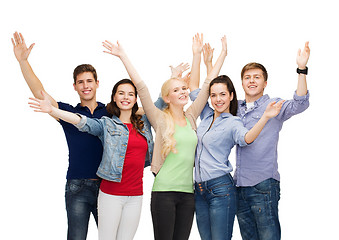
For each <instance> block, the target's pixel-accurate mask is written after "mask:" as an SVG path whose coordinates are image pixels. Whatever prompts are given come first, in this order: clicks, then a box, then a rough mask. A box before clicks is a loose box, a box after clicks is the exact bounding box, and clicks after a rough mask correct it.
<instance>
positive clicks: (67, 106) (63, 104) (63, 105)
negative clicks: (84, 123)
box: [57, 102, 75, 112]
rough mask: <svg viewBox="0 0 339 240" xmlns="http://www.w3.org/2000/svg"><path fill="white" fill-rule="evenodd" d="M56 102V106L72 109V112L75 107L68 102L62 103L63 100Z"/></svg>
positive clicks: (62, 108)
mask: <svg viewBox="0 0 339 240" xmlns="http://www.w3.org/2000/svg"><path fill="white" fill-rule="evenodd" d="M57 103H58V107H59V108H60V109H61V110H67V111H72V112H74V111H75V107H73V106H72V105H71V104H69V103H64V102H57Z"/></svg>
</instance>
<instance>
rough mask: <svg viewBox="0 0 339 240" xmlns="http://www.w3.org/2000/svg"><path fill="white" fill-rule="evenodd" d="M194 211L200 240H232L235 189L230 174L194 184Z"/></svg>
mask: <svg viewBox="0 0 339 240" xmlns="http://www.w3.org/2000/svg"><path fill="white" fill-rule="evenodd" d="M194 195H195V211H196V219H197V225H198V230H199V233H200V237H201V239H202V240H212V239H213V240H219V239H220V240H221V239H222V240H225V239H231V238H232V232H233V224H234V217H235V213H236V201H237V200H236V187H235V185H234V182H233V178H232V176H231V175H230V174H226V175H224V176H221V177H217V178H214V179H211V180H209V181H206V182H200V183H195V194H194Z"/></svg>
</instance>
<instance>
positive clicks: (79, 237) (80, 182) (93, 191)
mask: <svg viewBox="0 0 339 240" xmlns="http://www.w3.org/2000/svg"><path fill="white" fill-rule="evenodd" d="M99 187H100V180H91V179H69V180H67V183H66V189H65V201H66V211H67V219H68V232H67V239H68V240H85V239H86V237H87V231H88V222H89V218H90V215H91V213H92V214H93V217H94V219H95V222H96V224H97V225H98V210H97V199H98V193H99Z"/></svg>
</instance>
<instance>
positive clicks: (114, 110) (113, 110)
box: [106, 79, 144, 132]
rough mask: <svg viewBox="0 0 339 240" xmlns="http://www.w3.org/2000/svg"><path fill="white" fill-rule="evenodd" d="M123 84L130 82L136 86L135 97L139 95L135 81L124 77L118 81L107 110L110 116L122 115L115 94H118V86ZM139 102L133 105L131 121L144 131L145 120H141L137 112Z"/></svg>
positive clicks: (139, 130)
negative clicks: (115, 100)
mask: <svg viewBox="0 0 339 240" xmlns="http://www.w3.org/2000/svg"><path fill="white" fill-rule="evenodd" d="M121 84H130V85H132V86H133V88H134V94H135V97H137V88H136V87H135V86H134V84H133V82H132V81H131V80H129V79H122V80H120V81H119V82H117V83H116V84H115V85H114V87H113V90H112V95H111V102H110V103H108V104H107V107H106V109H107V112H108V115H109V116H110V117H113V116H117V117H120V108H119V107H118V106H117V104H116V103H115V102H114V95H115V94H116V92H117V90H118V87H119V86H120V85H121ZM138 109H139V107H138V103H137V102H136V103H135V104H134V105H133V107H132V114H131V123H132V124H133V127H134V128H135V129H136V130H137V131H138V132H142V129H143V127H144V122H143V121H142V120H141V115H139V114H136V112H137V111H138Z"/></svg>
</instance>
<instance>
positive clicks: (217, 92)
mask: <svg viewBox="0 0 339 240" xmlns="http://www.w3.org/2000/svg"><path fill="white" fill-rule="evenodd" d="M210 98H211V104H212V106H213V108H214V113H215V114H216V116H217V117H218V116H219V115H220V114H221V113H225V112H227V113H229V112H230V103H231V101H232V100H233V93H231V94H230V92H229V91H228V89H227V86H226V84H224V83H215V84H213V85H212V86H211V88H210Z"/></svg>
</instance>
